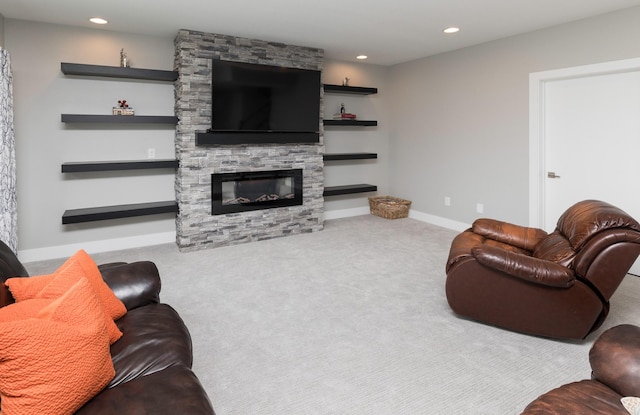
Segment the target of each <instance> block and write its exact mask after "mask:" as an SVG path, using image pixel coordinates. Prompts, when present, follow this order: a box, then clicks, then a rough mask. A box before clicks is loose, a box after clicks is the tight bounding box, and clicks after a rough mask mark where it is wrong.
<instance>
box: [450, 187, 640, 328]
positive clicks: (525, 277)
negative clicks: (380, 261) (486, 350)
mask: <svg viewBox="0 0 640 415" xmlns="http://www.w3.org/2000/svg"><path fill="white" fill-rule="evenodd" d="M639 254H640V224H638V222H637V221H636V220H634V219H633V218H632V217H630V216H629V215H628V214H627V213H625V212H624V211H622V210H620V209H619V208H617V207H615V206H612V205H610V204H608V203H605V202H601V201H597V200H585V201H582V202H578V203H576V204H575V205H573V206H571V207H570V208H569V209H567V211H566V212H565V213H563V214H562V216H561V217H560V218H559V220H558V223H557V227H556V229H555V231H553V232H552V233H550V234H547V232H545V231H544V230H542V229H537V228H529V227H523V226H519V225H514V224H510V223H505V222H501V221H497V220H493V219H478V220H476V221H475V222H474V223H473V225H472V227H471V228H470V229H468V230H466V231H465V232H462V233H461V234H459V235H458V236H456V238H455V239H454V240H453V242H452V244H451V249H450V252H449V258H448V260H447V264H446V272H447V280H446V295H447V301H448V302H449V305H450V307H451V309H452V310H453V311H454V312H455V313H457V314H458V315H460V316H463V317H467V318H470V319H473V320H477V321H480V322H484V323H487V324H491V325H494V326H498V327H503V328H506V329H510V330H514V331H518V332H522V333H527V334H533V335H538V336H544V337H554V338H570V339H583V338H584V337H586V336H587V335H588V334H589V333H591V332H592V331H593V330H595V329H597V328H598V327H599V326H600V325H601V324H602V322H603V321H604V319H605V318H606V316H607V314H608V313H609V299H610V298H611V296H612V295H613V293H614V292H615V290H616V289H617V288H618V286H619V284H620V283H621V282H622V279H623V278H624V277H625V275H626V274H627V272H628V271H629V268H630V267H631V265H633V263H634V261H635V260H636V258H637V257H638V255H639Z"/></svg>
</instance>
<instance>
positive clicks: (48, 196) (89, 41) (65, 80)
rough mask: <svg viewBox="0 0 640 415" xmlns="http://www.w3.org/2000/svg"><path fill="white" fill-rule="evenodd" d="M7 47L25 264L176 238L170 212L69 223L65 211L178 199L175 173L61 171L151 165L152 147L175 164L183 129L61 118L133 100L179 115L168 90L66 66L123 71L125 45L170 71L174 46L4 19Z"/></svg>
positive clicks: (135, 58) (149, 109)
mask: <svg viewBox="0 0 640 415" xmlns="http://www.w3.org/2000/svg"><path fill="white" fill-rule="evenodd" d="M5 44H6V48H7V50H9V52H10V53H11V58H12V69H13V79H14V85H13V89H14V113H15V136H16V158H17V182H18V188H17V192H18V238H19V251H20V255H21V259H22V260H23V261H25V260H30V259H37V257H39V256H42V255H45V256H49V255H54V256H65V255H67V254H68V252H69V251H71V253H72V251H73V250H75V249H76V248H77V247H80V246H82V247H87V248H92V247H93V249H94V250H108V248H109V247H108V246H107V245H108V244H107V245H105V244H104V243H102V245H101V242H100V241H109V240H115V241H117V242H116V245H115V246H113V247H112V249H116V248H118V247H126V244H125V242H124V241H126V238H139V237H140V236H141V235H147V236H150V239H151V240H149V241H147V242H149V243H151V242H154V241H157V240H158V238H159V236H158V235H160V238H162V237H166V235H169V236H170V235H171V232H174V231H175V220H174V219H173V217H172V216H171V215H158V216H149V217H146V218H144V219H123V220H116V221H108V222H109V223H107V222H104V223H101V222H94V223H87V224H78V225H62V221H61V217H62V214H63V212H64V211H65V210H66V209H75V208H84V207H92V206H102V205H112V204H114V205H117V204H126V203H138V202H149V201H160V200H173V199H174V198H175V196H174V175H173V172H172V171H170V170H169V171H162V173H163V174H158V173H157V172H156V173H155V174H150V173H149V172H146V173H131V172H119V173H115V174H105V173H99V174H98V173H94V174H86V173H85V174H71V175H70V174H62V173H61V171H60V170H61V167H60V166H61V164H62V163H63V162H67V161H94V160H132V159H144V158H146V157H147V149H148V148H149V147H153V148H155V150H156V156H157V158H174V157H175V155H174V145H173V139H174V135H175V130H174V128H167V127H159V128H158V127H154V128H139V127H135V128H131V129H130V128H128V127H116V128H114V127H108V126H107V127H106V128H99V127H95V126H92V127H86V126H84V127H83V126H78V125H75V126H74V125H65V124H63V123H62V122H61V121H60V114H61V113H72V114H73V113H80V114H109V113H110V112H111V108H112V107H113V106H114V105H117V100H118V99H126V100H127V101H128V102H130V103H131V104H132V106H133V107H134V109H135V110H136V113H137V114H140V115H173V113H174V110H173V107H174V97H173V85H172V84H170V83H157V82H135V81H128V80H126V81H119V80H114V79H107V78H87V77H68V76H64V75H63V74H62V73H61V71H60V63H61V62H75V63H91V64H99V65H112V66H118V65H119V52H120V48H125V51H126V52H127V53H128V55H129V57H130V60H131V62H132V65H133V66H135V67H141V68H155V69H168V70H171V69H172V68H173V50H174V47H173V39H170V38H166V39H165V38H155V37H145V36H137V35H129V34H123V33H113V32H108V31H104V30H90V29H79V28H71V27H65V26H56V25H48V24H41V23H33V22H26V21H17V20H11V19H6V20H5ZM160 242H162V241H160ZM52 247H58V248H59V249H53V250H51V248H52ZM47 249H48V250H49V251H48V252H47Z"/></svg>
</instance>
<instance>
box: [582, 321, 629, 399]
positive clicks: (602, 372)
mask: <svg viewBox="0 0 640 415" xmlns="http://www.w3.org/2000/svg"><path fill="white" fill-rule="evenodd" d="M589 363H590V364H591V369H592V370H593V376H594V378H595V379H596V380H598V381H599V382H602V383H604V384H605V385H607V386H609V387H610V388H611V389H613V390H615V391H616V392H618V393H619V394H620V395H622V396H640V327H638V326H634V325H631V324H621V325H619V326H615V327H612V328H610V329H609V330H607V331H605V332H604V333H602V334H601V335H600V337H598V339H597V340H596V341H595V342H594V343H593V346H592V347H591V350H590V351H589Z"/></svg>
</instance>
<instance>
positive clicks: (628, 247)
mask: <svg viewBox="0 0 640 415" xmlns="http://www.w3.org/2000/svg"><path fill="white" fill-rule="evenodd" d="M638 252H640V224H639V223H638V222H637V221H636V220H635V219H633V218H632V217H631V216H629V214H627V213H626V212H624V211H623V210H621V209H619V208H617V207H615V206H613V205H610V204H609V203H606V202H602V201H599V200H584V201H582V202H578V203H576V204H575V205H573V206H571V207H570V208H569V209H567V210H566V211H565V212H564V213H563V214H562V216H560V218H559V219H558V223H557V226H556V230H555V231H554V232H552V233H551V234H549V235H548V236H547V237H546V238H545V239H543V240H542V241H540V242H539V243H538V245H536V249H535V251H534V253H533V256H535V257H536V258H541V259H546V260H548V261H552V262H556V263H559V264H562V265H564V266H567V267H569V268H571V269H573V270H574V271H575V273H576V275H577V276H578V277H579V278H582V279H583V280H587V281H588V282H589V284H590V285H591V286H592V287H594V288H595V289H597V291H598V292H599V294H600V295H601V297H602V298H603V300H605V301H606V300H608V299H609V298H610V297H611V295H613V292H614V291H615V290H616V289H617V288H618V286H619V284H620V282H621V281H622V279H623V278H624V276H625V275H626V273H627V272H628V270H629V267H631V265H632V264H633V262H634V261H635V259H636V258H637V255H638Z"/></svg>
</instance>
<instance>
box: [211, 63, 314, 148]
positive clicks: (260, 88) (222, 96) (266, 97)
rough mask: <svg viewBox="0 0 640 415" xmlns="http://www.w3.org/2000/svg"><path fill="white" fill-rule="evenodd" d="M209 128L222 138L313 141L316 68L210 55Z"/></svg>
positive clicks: (229, 142)
mask: <svg viewBox="0 0 640 415" xmlns="http://www.w3.org/2000/svg"><path fill="white" fill-rule="evenodd" d="M211 72H212V74H211V81H212V82H211V86H212V98H213V101H212V114H211V115H212V116H211V129H210V130H208V132H209V133H210V134H211V135H214V136H216V138H215V140H216V141H218V143H220V142H219V141H220V140H222V141H224V142H223V143H220V144H224V143H228V144H234V143H247V142H256V143H260V142H282V143H285V142H289V143H308V142H311V143H317V142H318V141H319V129H320V87H321V85H320V71H316V70H308V69H297V68H285V67H279V66H270V65H259V64H249V63H239V62H231V61H223V60H219V59H213V61H212V67H211Z"/></svg>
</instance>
